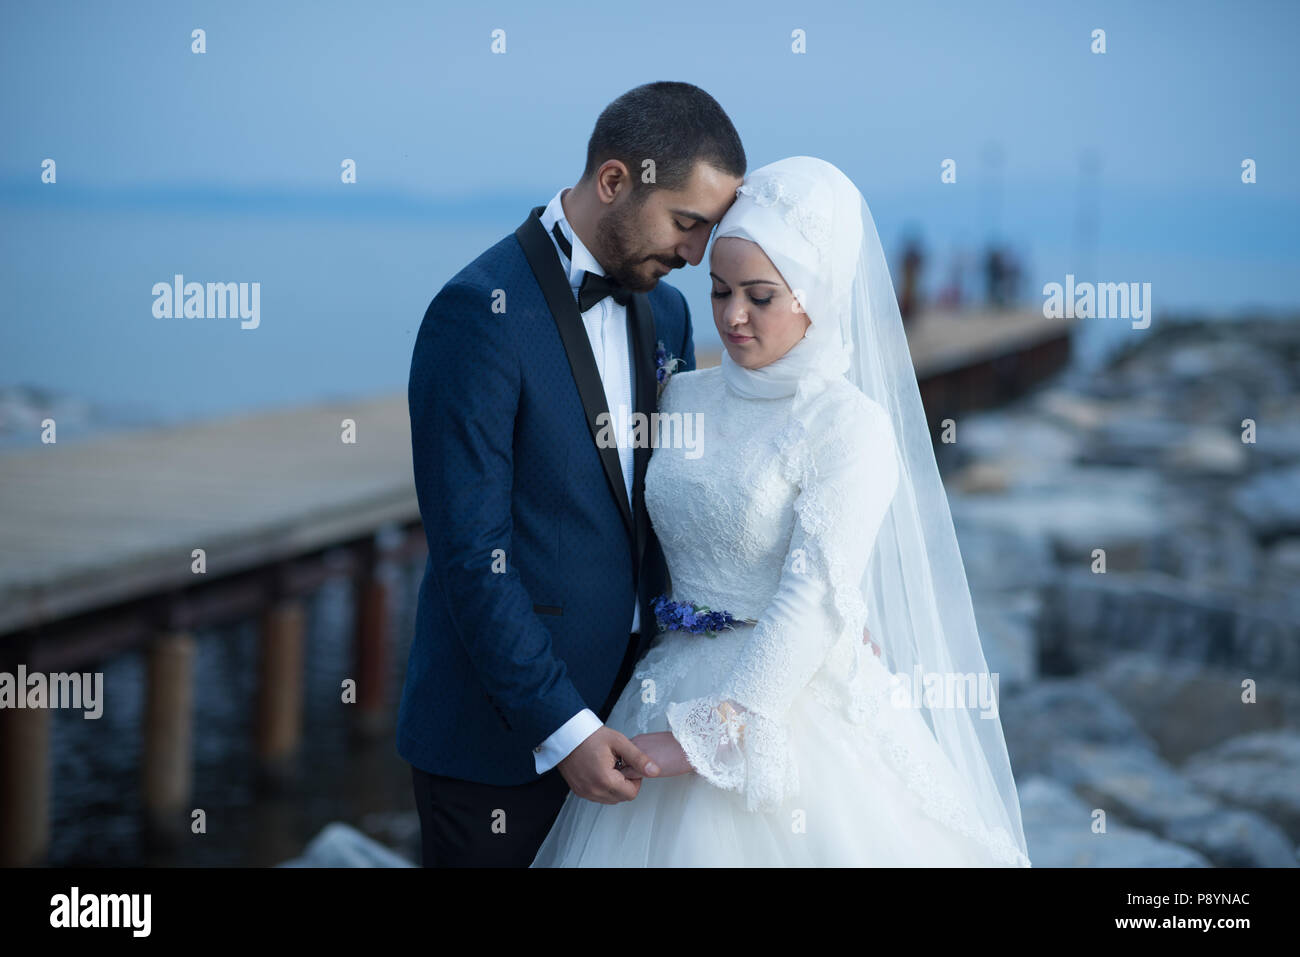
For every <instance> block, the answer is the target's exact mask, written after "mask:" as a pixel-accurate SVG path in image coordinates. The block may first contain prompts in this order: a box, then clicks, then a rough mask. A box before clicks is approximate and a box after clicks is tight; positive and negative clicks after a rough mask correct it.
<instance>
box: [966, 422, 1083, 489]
mask: <svg viewBox="0 0 1300 957" xmlns="http://www.w3.org/2000/svg"><path fill="white" fill-rule="evenodd" d="M955 438H956V442H955V443H954V444H953V445H952V446H945V448H947V449H948V452H949V454H950V456H951V457H955V458H956V459H957V460H958V461H957V463H956V464H966V463H970V462H976V461H989V462H996V463H999V465H1000V466H1002V467H1003V468H1007V469H1009V470H1011V471H1013V472H1015V473H1017V474H1030V473H1037V472H1039V471H1040V470H1043V469H1044V468H1049V467H1051V466H1056V465H1067V464H1069V463H1071V462H1073V461H1074V458H1075V456H1076V454H1077V453H1078V446H1079V439H1078V437H1077V436H1076V435H1075V433H1074V430H1073V429H1071V428H1068V427H1065V426H1062V425H1058V424H1056V423H1054V422H1052V421H1050V420H1048V419H1045V418H1044V417H1042V416H1041V415H1038V414H1036V413H1033V412H1032V411H1027V410H1025V409H1019V408H1016V409H999V410H994V411H988V412H970V413H967V414H965V415H963V416H962V417H961V418H960V419H958V420H957V430H956V436H955Z"/></svg>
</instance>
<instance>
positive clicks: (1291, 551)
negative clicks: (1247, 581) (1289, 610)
mask: <svg viewBox="0 0 1300 957" xmlns="http://www.w3.org/2000/svg"><path fill="white" fill-rule="evenodd" d="M1264 580H1265V584H1267V585H1269V586H1270V587H1272V588H1274V589H1277V590H1279V591H1282V592H1284V593H1287V594H1290V595H1293V596H1300V537H1292V538H1283V539H1280V540H1279V541H1277V542H1275V543H1274V544H1273V547H1272V548H1271V549H1269V551H1268V553H1267V555H1266V556H1265V558H1264Z"/></svg>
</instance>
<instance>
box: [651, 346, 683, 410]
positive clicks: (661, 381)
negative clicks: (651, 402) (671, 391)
mask: <svg viewBox="0 0 1300 957" xmlns="http://www.w3.org/2000/svg"><path fill="white" fill-rule="evenodd" d="M681 364H682V360H681V359H679V358H677V356H675V355H672V354H670V353H669V352H668V350H667V349H666V348H665V347H664V341H663V340H662V339H660V340H659V341H658V342H657V343H655V388H656V390H657V391H656V392H655V401H656V402H657V401H659V399H661V398H663V394H664V389H666V388H668V380H669V379H671V378H672V377H673V373H674V372H676V371H677V369H678V368H679V367H680V366H681Z"/></svg>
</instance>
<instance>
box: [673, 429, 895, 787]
mask: <svg viewBox="0 0 1300 957" xmlns="http://www.w3.org/2000/svg"><path fill="white" fill-rule="evenodd" d="M876 409H879V407H878V406H877V407H876ZM849 421H853V422H854V424H855V432H856V433H857V434H856V435H855V436H852V437H850V436H844V435H839V434H836V435H833V436H832V437H831V439H830V440H829V441H827V442H823V443H821V444H820V447H819V448H817V449H816V450H814V454H810V455H809V456H808V457H807V458H808V462H809V465H808V467H807V468H805V469H803V470H802V472H803V477H802V478H801V481H800V490H799V494H798V496H797V497H796V499H795V502H794V508H795V512H796V516H797V521H796V524H795V528H794V532H793V534H792V535H791V538H790V548H789V551H788V553H787V555H786V560H785V565H784V568H783V570H782V574H781V581H780V585H779V587H778V588H777V592H776V594H775V595H774V596H773V598H772V600H771V602H770V603H769V605H768V607H767V608H766V609H765V610H764V612H763V614H762V615H761V616H760V617H759V620H758V623H757V625H755V626H754V629H753V631H752V632H751V633H750V636H749V638H748V639H747V640H746V642H745V644H744V645H743V646H742V648H741V651H740V652H739V654H738V657H737V660H736V664H735V666H734V667H733V669H732V672H731V674H730V675H729V676H728V678H727V681H726V683H725V685H724V686H723V687H722V688H720V689H718V691H717V693H715V694H712V695H709V696H706V697H703V698H696V699H692V700H690V701H684V702H672V703H670V704H669V705H668V706H667V708H666V716H667V719H668V724H669V727H670V728H671V729H672V732H673V735H674V736H675V737H676V738H677V741H678V742H679V743H680V744H681V746H682V750H683V751H684V752H685V754H686V758H687V760H688V761H689V762H690V764H691V767H692V768H694V769H695V770H696V771H697V772H698V773H699V774H700V775H702V776H703V777H704V778H706V779H707V780H708V781H710V782H711V783H712V784H714V785H716V786H717V787H720V788H723V789H725V790H729V791H737V792H739V793H742V794H744V795H745V800H746V806H747V807H748V808H749V809H750V810H772V809H775V808H777V807H780V806H781V805H782V804H783V803H784V802H785V800H786V799H787V798H789V797H790V796H792V795H794V794H796V793H797V792H798V788H799V781H798V769H797V765H796V764H795V762H794V760H793V756H792V755H791V754H790V749H789V742H788V734H787V728H786V713H787V712H788V711H789V708H790V705H791V704H792V703H793V701H794V698H795V696H796V695H797V694H798V693H799V691H800V690H801V689H802V688H803V687H804V686H806V685H807V684H808V682H809V681H810V680H811V679H812V677H813V675H814V674H815V673H816V672H817V670H818V669H819V668H820V667H821V665H822V662H823V661H824V660H825V658H826V655H827V653H828V652H829V650H830V649H831V647H832V646H833V645H834V644H835V642H836V641H837V640H839V639H840V638H841V637H842V636H843V635H844V634H845V633H846V632H850V631H852V632H854V633H855V637H858V638H859V639H860V634H861V630H862V625H863V622H864V621H865V615H866V613H865V608H864V607H863V605H862V598H861V593H860V583H861V580H862V575H863V571H864V570H865V568H866V563H867V560H868V558H869V557H870V555H871V551H872V548H873V546H874V544H875V539H876V535H877V532H878V531H879V529H880V526H881V523H882V521H883V520H884V517H885V514H886V512H887V511H888V508H889V504H890V502H891V501H892V499H893V494H894V490H895V488H896V487H897V483H898V471H897V469H898V466H897V458H896V451H895V446H894V444H893V438H892V432H891V431H890V429H889V423H888V420H887V419H884V418H883V410H880V411H879V413H878V414H877V413H876V412H870V413H869V414H868V417H867V421H868V423H869V428H867V429H865V430H864V429H862V426H861V423H862V421H863V420H862V419H861V418H859V417H856V416H855V417H853V418H850V420H849ZM834 431H835V432H837V433H838V432H839V431H840V430H838V429H837V430H834Z"/></svg>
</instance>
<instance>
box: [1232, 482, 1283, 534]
mask: <svg viewBox="0 0 1300 957" xmlns="http://www.w3.org/2000/svg"><path fill="white" fill-rule="evenodd" d="M1232 505H1233V507H1234V508H1235V509H1236V510H1237V512H1238V514H1240V515H1241V516H1242V518H1244V519H1245V520H1246V521H1247V522H1248V523H1249V524H1250V526H1251V528H1252V529H1253V530H1254V532H1255V535H1256V537H1257V538H1259V539H1261V540H1263V541H1270V540H1273V539H1276V538H1281V537H1283V536H1285V535H1296V534H1300V465H1294V466H1291V467H1288V468H1280V469H1270V470H1268V471H1265V472H1261V473H1259V474H1258V475H1256V476H1254V477H1253V478H1251V479H1248V480H1247V481H1245V482H1243V483H1242V484H1241V485H1239V486H1238V487H1237V489H1236V490H1235V491H1234V492H1233V495H1232Z"/></svg>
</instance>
